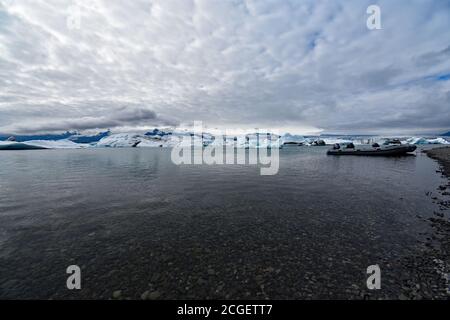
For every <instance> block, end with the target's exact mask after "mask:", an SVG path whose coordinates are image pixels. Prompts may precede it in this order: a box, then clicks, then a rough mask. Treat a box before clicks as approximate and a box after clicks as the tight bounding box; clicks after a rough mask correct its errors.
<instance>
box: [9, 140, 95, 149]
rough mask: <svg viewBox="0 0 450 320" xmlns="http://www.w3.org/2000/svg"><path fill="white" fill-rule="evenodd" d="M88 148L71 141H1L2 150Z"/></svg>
mask: <svg viewBox="0 0 450 320" xmlns="http://www.w3.org/2000/svg"><path fill="white" fill-rule="evenodd" d="M86 146H87V145H84V144H80V143H75V142H72V141H69V140H30V141H24V142H15V141H0V149H1V150H31V149H79V148H85V147H86Z"/></svg>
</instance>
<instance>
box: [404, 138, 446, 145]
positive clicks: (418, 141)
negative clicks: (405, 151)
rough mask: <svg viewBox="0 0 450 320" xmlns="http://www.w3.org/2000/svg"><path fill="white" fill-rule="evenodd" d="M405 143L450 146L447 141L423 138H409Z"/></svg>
mask: <svg viewBox="0 0 450 320" xmlns="http://www.w3.org/2000/svg"><path fill="white" fill-rule="evenodd" d="M406 142H407V143H410V144H450V142H449V141H447V140H445V139H444V138H440V137H439V138H430V139H427V138H423V137H411V138H408V139H406Z"/></svg>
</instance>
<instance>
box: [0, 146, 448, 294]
mask: <svg viewBox="0 0 450 320" xmlns="http://www.w3.org/2000/svg"><path fill="white" fill-rule="evenodd" d="M325 152H326V148H324V147H291V148H284V149H282V150H281V151H280V169H279V172H278V174H277V175H274V176H261V175H260V174H259V168H258V167H257V166H242V165H231V166H230V165H214V166H207V165H201V166H188V165H184V166H175V165H174V164H172V163H171V161H170V150H169V149H163V148H158V149H150V148H149V149H144V148H142V149H139V148H133V149H83V150H33V151H8V152H1V153H0V159H1V164H2V165H1V167H0V298H88V299H89V298H104V299H107V298H110V297H111V295H112V292H113V291H115V290H122V295H123V297H129V298H139V297H140V295H141V294H142V293H143V292H144V291H147V290H149V291H150V292H156V293H155V294H154V296H155V297H158V296H159V297H160V298H258V299H259V298H261V299H262V298H292V299H297V298H349V297H361V296H363V295H364V294H371V295H376V294H382V295H383V296H384V297H397V296H398V294H399V292H400V291H401V286H402V283H401V282H400V280H399V279H400V278H401V275H404V274H405V272H406V273H408V272H410V271H411V272H412V270H407V268H406V270H405V266H403V265H402V263H401V261H402V259H403V258H405V257H406V258H407V257H411V256H414V255H415V254H416V253H418V252H420V250H421V245H420V243H419V241H421V239H422V238H423V235H422V233H426V232H428V231H429V225H428V223H427V222H425V221H423V220H422V219H420V218H419V217H418V215H419V216H421V217H425V218H426V217H430V216H431V215H432V213H433V210H435V209H436V205H435V204H433V203H432V201H431V200H430V197H428V196H427V195H426V192H428V191H434V190H435V189H436V187H437V186H438V185H439V184H440V183H441V182H442V180H441V179H442V178H441V177H439V176H438V175H437V174H436V173H435V171H436V170H437V168H438V167H437V164H436V163H435V162H434V161H432V160H431V159H429V158H427V157H426V156H425V155H423V154H420V153H417V156H408V157H399V158H382V157H380V158H377V157H334V156H326V155H325ZM71 264H76V265H79V266H80V267H81V270H82V290H79V291H70V290H68V289H67V288H66V277H67V276H68V275H67V274H66V273H65V270H66V268H67V266H69V265H71ZM372 264H379V265H380V267H381V269H382V272H383V273H382V274H383V281H384V282H383V290H381V291H382V293H379V292H377V293H374V292H370V293H369V292H367V289H366V288H365V283H366V278H367V275H366V268H367V266H369V265H372ZM375 297H376V296H375Z"/></svg>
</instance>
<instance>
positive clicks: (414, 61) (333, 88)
mask: <svg viewBox="0 0 450 320" xmlns="http://www.w3.org/2000/svg"><path fill="white" fill-rule="evenodd" d="M0 2H2V3H3V2H4V0H0ZM372 2H373V1H368V0H367V1H366V0H362V1H332V2H330V1H315V0H314V1H313V0H305V1H295V0H292V1H291V0H281V1H280V0H233V1H203V0H160V1H146V0H136V1H128V2H124V1H118V0H113V1H101V0H92V1H90V2H89V5H87V4H85V3H84V2H82V1H71V0H67V1H57V2H49V1H44V0H23V1H12V2H11V1H8V5H7V6H2V7H0V131H5V130H15V131H30V132H31V131H42V130H68V129H77V130H85V129H96V128H99V129H105V128H120V127H127V128H132V127H133V126H135V127H141V126H146V125H148V126H150V125H161V124H164V125H165V124H169V123H170V124H176V123H177V122H191V121H193V120H203V121H204V122H205V123H207V124H209V125H211V126H217V125H220V126H232V125H239V126H242V127H244V126H248V127H255V126H265V127H283V126H285V127H290V128H298V132H299V133H302V131H304V130H306V128H308V130H310V129H311V130H316V131H320V130H326V131H332V130H347V131H348V132H351V131H353V130H356V129H358V131H359V132H360V131H361V129H364V130H367V131H373V130H378V131H380V132H382V131H383V130H393V129H395V128H399V129H402V130H410V131H414V130H425V129H430V130H434V129H436V128H440V127H442V126H445V125H446V122H445V121H444V120H442V119H443V118H445V117H446V116H447V115H448V111H447V109H448V107H447V106H448V100H446V99H445V98H444V97H445V96H446V95H447V94H448V92H449V90H450V81H432V80H428V81H423V79H426V78H427V77H429V76H430V75H436V74H446V73H450V59H448V54H449V52H448V50H449V48H450V46H449V42H448V39H450V10H448V4H445V1H440V0H432V1H426V2H425V1H413V2H411V1H406V0H400V1H387V0H380V1H376V3H378V4H379V5H380V7H381V10H382V27H383V29H382V30H375V31H369V30H368V29H367V28H366V18H367V14H366V8H367V6H368V5H369V4H372ZM73 5H78V6H79V8H80V10H81V13H82V15H81V20H80V22H81V25H80V29H79V30H77V29H75V30H73V29H68V28H67V25H66V19H67V14H69V15H70V14H71V11H70V8H71V6H73ZM147 106H148V107H147ZM397 119H398V120H397Z"/></svg>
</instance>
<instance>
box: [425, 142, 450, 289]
mask: <svg viewBox="0 0 450 320" xmlns="http://www.w3.org/2000/svg"><path fill="white" fill-rule="evenodd" d="M424 152H425V153H426V154H427V155H428V156H429V157H430V158H432V159H435V160H437V161H438V163H439V165H440V170H439V171H437V173H441V174H442V175H443V176H444V177H446V178H447V179H448V181H447V183H446V184H442V185H440V186H438V188H437V192H430V194H429V196H430V197H431V199H432V200H433V201H434V202H435V203H436V204H438V205H439V211H436V212H434V216H435V217H433V218H429V221H430V223H431V226H432V228H433V230H434V234H433V235H432V236H431V237H430V238H427V239H428V241H427V243H426V244H425V245H426V246H427V247H428V250H427V251H428V253H427V255H428V254H429V255H430V256H428V257H427V258H428V260H429V259H430V258H433V262H434V264H435V266H437V267H435V269H436V271H437V273H438V274H440V275H441V277H442V278H443V280H444V281H443V283H445V290H444V291H445V294H446V296H447V298H448V297H450V219H449V209H450V147H442V148H435V149H431V150H427V151H424ZM441 292H442V291H441ZM442 293H444V292H442ZM438 296H439V295H438ZM442 297H444V296H442Z"/></svg>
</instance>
